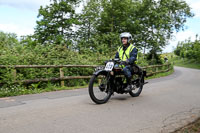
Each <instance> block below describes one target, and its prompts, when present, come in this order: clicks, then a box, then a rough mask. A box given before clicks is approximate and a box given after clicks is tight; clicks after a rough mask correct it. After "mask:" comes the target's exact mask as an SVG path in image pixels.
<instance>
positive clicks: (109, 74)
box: [89, 59, 147, 104]
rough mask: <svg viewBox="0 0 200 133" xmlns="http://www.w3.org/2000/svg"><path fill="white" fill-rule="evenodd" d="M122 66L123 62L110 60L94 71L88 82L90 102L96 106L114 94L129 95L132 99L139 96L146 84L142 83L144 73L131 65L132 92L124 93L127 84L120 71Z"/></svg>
mask: <svg viewBox="0 0 200 133" xmlns="http://www.w3.org/2000/svg"><path fill="white" fill-rule="evenodd" d="M124 64H125V62H124V61H120V60H119V59H111V60H108V61H106V62H105V66H99V67H97V68H96V69H95V72H94V73H93V76H92V77H91V79H90V82H89V95H90V98H91V99H92V101H94V102H95V103H96V104H103V103H106V102H107V101H108V100H109V99H110V97H111V95H112V94H114V92H116V93H119V94H124V93H125V94H126V93H129V94H130V95H131V96H132V97H137V96H139V95H140V93H141V92H142V89H143V85H144V84H146V83H147V82H145V81H144V77H145V76H146V71H144V70H142V69H141V68H140V67H138V66H137V65H136V64H135V65H132V69H133V73H132V75H133V76H132V80H131V83H132V86H131V88H132V90H131V91H129V92H126V91H124V89H125V88H126V87H127V82H126V78H125V76H124V74H123V71H122V70H123V69H122V66H123V65H124Z"/></svg>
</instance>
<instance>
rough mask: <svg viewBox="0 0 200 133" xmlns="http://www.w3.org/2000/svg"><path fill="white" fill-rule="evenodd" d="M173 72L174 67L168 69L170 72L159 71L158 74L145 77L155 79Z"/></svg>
mask: <svg viewBox="0 0 200 133" xmlns="http://www.w3.org/2000/svg"><path fill="white" fill-rule="evenodd" d="M173 72H174V69H171V70H170V71H168V72H165V73H158V74H156V75H153V76H150V77H147V78H145V79H146V80H147V79H155V78H160V77H165V76H168V75H170V74H172V73H173Z"/></svg>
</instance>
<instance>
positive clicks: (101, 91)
mask: <svg viewBox="0 0 200 133" xmlns="http://www.w3.org/2000/svg"><path fill="white" fill-rule="evenodd" d="M89 95H90V98H91V99H92V101H94V102H95V103H96V104H103V103H106V102H107V101H108V100H109V99H110V96H111V95H112V92H111V89H110V85H109V83H108V76H107V72H104V71H102V72H99V73H98V74H97V75H93V76H92V78H91V79H90V83H89Z"/></svg>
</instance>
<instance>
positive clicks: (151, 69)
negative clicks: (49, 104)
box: [0, 64, 172, 86]
mask: <svg viewBox="0 0 200 133" xmlns="http://www.w3.org/2000/svg"><path fill="white" fill-rule="evenodd" d="M97 66H99V65H14V66H6V65H0V68H12V69H13V71H12V75H13V77H14V80H15V83H18V82H20V83H23V84H31V83H37V82H47V81H61V86H64V80H69V79H89V78H91V77H92V76H64V72H63V68H72V67H73V68H74V67H76V68H95V67H97ZM170 66H171V64H164V65H152V66H145V67H142V69H143V70H146V71H147V76H152V75H154V74H157V73H162V72H167V71H169V70H170V69H171V68H172V67H170ZM163 67H166V69H164V70H163V69H161V70H159V68H163ZM22 68H23V69H26V68H59V72H60V77H56V78H55V77H54V78H39V79H27V80H21V81H17V79H16V77H17V71H16V69H22Z"/></svg>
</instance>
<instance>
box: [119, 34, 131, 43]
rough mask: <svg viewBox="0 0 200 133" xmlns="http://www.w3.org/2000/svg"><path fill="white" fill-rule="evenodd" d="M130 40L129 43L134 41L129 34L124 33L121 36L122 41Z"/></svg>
mask: <svg viewBox="0 0 200 133" xmlns="http://www.w3.org/2000/svg"><path fill="white" fill-rule="evenodd" d="M124 37H125V38H128V43H130V42H131V41H132V35H131V34H130V33H129V32H124V33H121V34H120V40H121V41H122V38H124Z"/></svg>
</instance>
